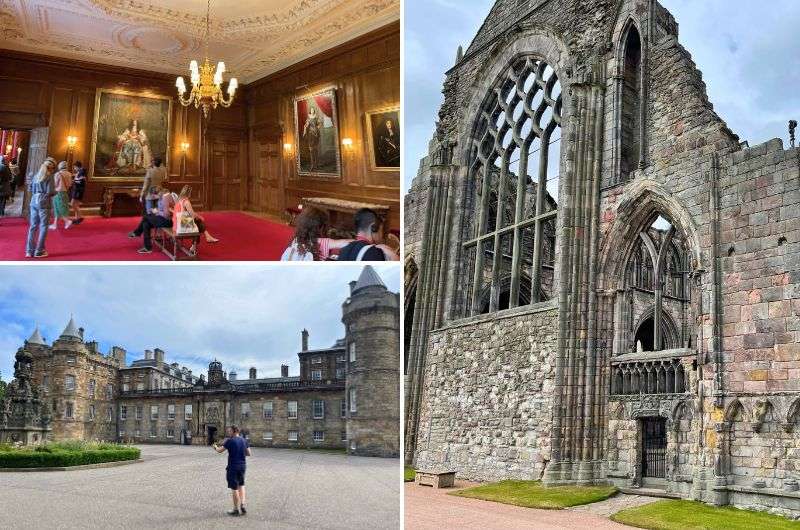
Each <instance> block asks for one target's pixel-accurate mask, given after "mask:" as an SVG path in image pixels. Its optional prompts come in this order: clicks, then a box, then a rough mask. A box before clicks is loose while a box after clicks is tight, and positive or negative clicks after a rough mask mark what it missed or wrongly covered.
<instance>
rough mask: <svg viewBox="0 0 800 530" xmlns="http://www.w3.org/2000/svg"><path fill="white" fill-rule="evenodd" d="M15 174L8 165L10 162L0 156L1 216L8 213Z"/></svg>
mask: <svg viewBox="0 0 800 530" xmlns="http://www.w3.org/2000/svg"><path fill="white" fill-rule="evenodd" d="M13 180H14V176H13V175H12V174H11V169H10V168H9V167H8V162H7V161H6V159H5V158H4V157H2V156H0V216H5V215H6V201H7V200H8V198H9V197H10V196H11V195H12V193H13V192H12V190H11V183H12V181H13Z"/></svg>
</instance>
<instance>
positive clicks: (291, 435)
mask: <svg viewBox="0 0 800 530" xmlns="http://www.w3.org/2000/svg"><path fill="white" fill-rule="evenodd" d="M288 439H289V441H290V442H296V441H297V440H298V436H297V431H289V434H288Z"/></svg>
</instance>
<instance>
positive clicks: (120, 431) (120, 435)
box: [119, 429, 125, 438]
mask: <svg viewBox="0 0 800 530" xmlns="http://www.w3.org/2000/svg"><path fill="white" fill-rule="evenodd" d="M123 436H125V429H120V430H119V437H120V438H122V437H123Z"/></svg>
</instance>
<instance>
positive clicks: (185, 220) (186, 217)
mask: <svg viewBox="0 0 800 530" xmlns="http://www.w3.org/2000/svg"><path fill="white" fill-rule="evenodd" d="M172 224H173V230H174V231H175V233H176V234H194V233H197V232H198V230H197V223H195V222H194V216H193V215H192V214H191V213H190V212H189V211H188V210H186V209H185V208H184V207H183V201H180V202H178V204H176V205H175V220H174V221H173V223H172Z"/></svg>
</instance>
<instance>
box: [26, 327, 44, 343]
mask: <svg viewBox="0 0 800 530" xmlns="http://www.w3.org/2000/svg"><path fill="white" fill-rule="evenodd" d="M27 342H28V344H41V345H42V346H45V345H46V344H45V342H44V339H43V338H42V334H41V333H39V326H36V329H34V330H33V334H32V335H31V336H30V338H29V339H28V341H27Z"/></svg>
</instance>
